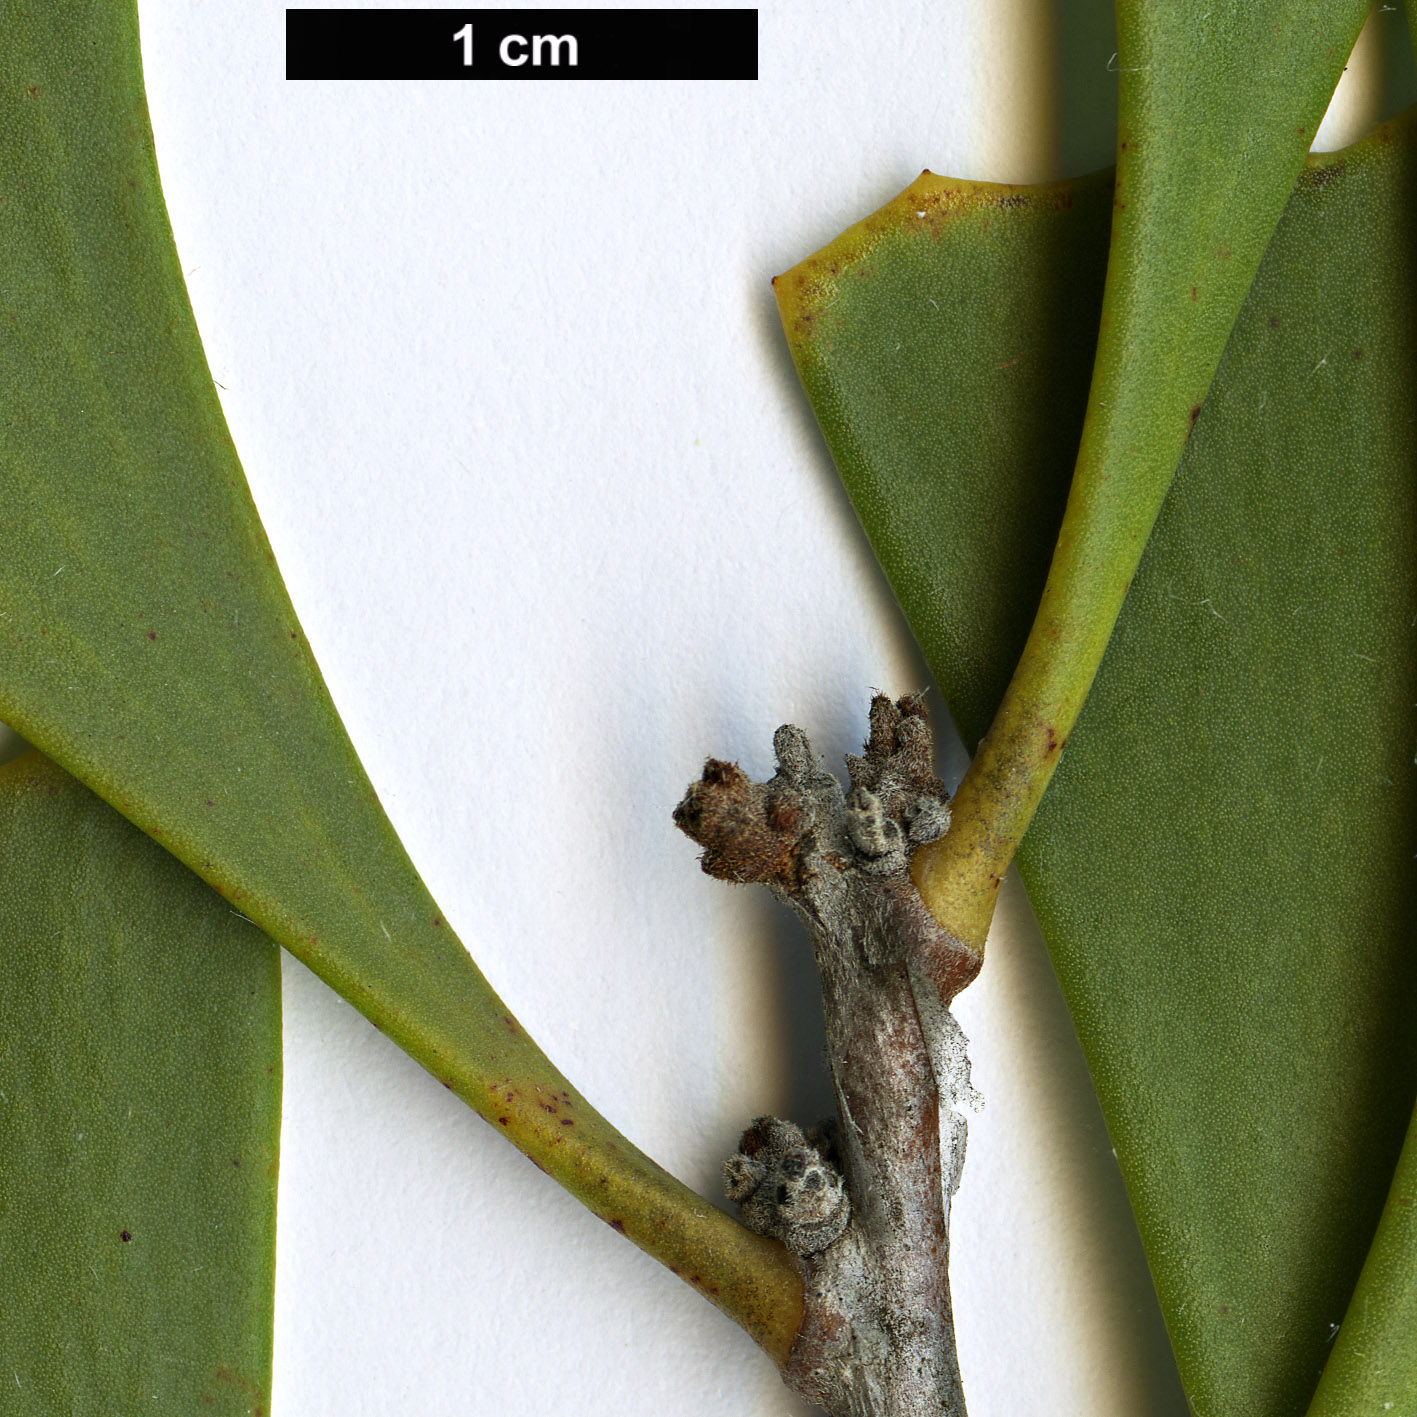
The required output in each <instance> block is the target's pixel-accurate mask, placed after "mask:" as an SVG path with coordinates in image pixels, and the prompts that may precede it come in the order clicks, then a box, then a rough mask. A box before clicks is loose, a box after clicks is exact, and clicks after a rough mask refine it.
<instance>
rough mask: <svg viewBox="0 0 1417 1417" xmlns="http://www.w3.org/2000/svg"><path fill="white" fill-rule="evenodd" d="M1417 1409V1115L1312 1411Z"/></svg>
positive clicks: (1344, 1413) (1316, 1415)
mask: <svg viewBox="0 0 1417 1417" xmlns="http://www.w3.org/2000/svg"><path fill="white" fill-rule="evenodd" d="M1360 1412H1377V1413H1391V1414H1392V1417H1413V1414H1414V1413H1417V1113H1414V1114H1413V1119H1412V1126H1411V1127H1410V1128H1409V1129H1408V1132H1407V1144H1406V1145H1405V1146H1404V1147H1403V1148H1402V1156H1401V1157H1400V1158H1399V1160H1398V1163H1397V1174H1396V1175H1395V1176H1394V1177H1393V1179H1392V1188H1391V1189H1390V1190H1389V1191H1388V1197H1387V1204H1386V1205H1385V1206H1384V1207H1383V1218H1382V1220H1381V1221H1380V1222H1379V1225H1378V1233H1377V1234H1376V1235H1375V1236H1374V1237H1373V1246H1372V1249H1370V1250H1369V1251H1368V1260H1367V1263H1366V1264H1364V1266H1363V1273H1362V1274H1361V1275H1360V1276H1359V1279H1358V1287H1357V1288H1356V1289H1355V1290H1354V1291H1353V1299H1352V1301H1351V1302H1350V1303H1349V1305H1348V1313H1347V1314H1346V1315H1345V1317H1344V1320H1343V1327H1342V1328H1341V1329H1340V1330H1339V1334H1338V1339H1337V1341H1336V1342H1335V1343H1334V1345H1333V1356H1332V1357H1331V1358H1330V1359H1329V1360H1328V1366H1327V1367H1326V1368H1325V1369H1324V1375H1323V1378H1322V1380H1321V1381H1320V1382H1319V1390H1318V1392H1317V1393H1316V1394H1315V1395H1314V1402H1313V1405H1312V1406H1311V1407H1310V1408H1309V1417H1350V1415H1351V1414H1357V1413H1360Z"/></svg>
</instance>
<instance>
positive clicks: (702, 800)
mask: <svg viewBox="0 0 1417 1417" xmlns="http://www.w3.org/2000/svg"><path fill="white" fill-rule="evenodd" d="M773 746H774V748H775V749H776V752H777V759H778V765H779V766H778V771H777V774H776V775H775V776H774V777H773V778H772V779H771V780H770V781H769V782H766V783H757V782H753V781H752V780H751V779H750V778H748V777H747V775H746V774H745V773H743V772H742V771H741V770H740V769H739V768H738V767H736V766H735V765H734V764H732V763H725V762H719V761H716V760H710V761H709V763H708V764H707V766H706V767H705V768H704V773H703V777H702V779H701V780H700V781H699V782H697V783H695V784H694V785H693V786H692V787H690V789H689V791H688V793H687V794H686V796H685V798H684V800H683V801H682V802H681V803H680V804H679V807H678V808H677V809H676V811H675V814H674V819H675V821H676V823H677V824H678V825H679V826H680V827H681V828H682V829H683V830H684V831H685V832H686V833H687V834H688V835H689V836H691V837H692V838H693V839H694V840H695V841H697V842H698V843H699V844H700V845H701V846H702V847H703V848H704V855H703V868H704V870H705V871H707V872H708V873H709V874H710V875H713V876H717V877H719V878H721V879H723V880H729V881H756V882H759V883H761V884H763V885H766V886H768V887H769V889H771V890H772V891H773V893H774V894H775V895H777V896H778V897H779V898H780V899H781V900H784V901H785V902H786V903H787V904H788V905H790V906H791V907H792V909H793V910H794V911H795V912H796V914H797V915H798V916H799V917H800V918H801V919H802V920H803V922H804V923H805V924H806V926H807V929H808V931H809V932H810V934H811V937H812V941H813V944H814V946H815V948H816V954H817V963H818V967H819V969H820V972H821V979H822V999H823V1009H824V1013H825V1019H826V1036H827V1050H828V1053H829V1056H830V1060H831V1067H832V1075H833V1080H834V1082H835V1086H836V1096H837V1107H838V1114H839V1115H838V1118H837V1119H836V1122H835V1125H831V1124H828V1125H826V1126H824V1127H822V1128H819V1129H816V1130H810V1129H809V1130H808V1131H806V1132H803V1131H800V1130H799V1129H798V1128H796V1127H794V1126H793V1125H792V1124H791V1123H785V1122H779V1121H778V1120H777V1119H775V1118H759V1119H758V1120H757V1121H756V1122H754V1123H753V1125H752V1126H751V1127H750V1128H749V1129H748V1131H747V1132H745V1133H744V1137H743V1141H742V1143H741V1144H740V1150H739V1152H738V1154H737V1155H736V1156H734V1157H732V1158H730V1159H729V1161H728V1163H727V1165H726V1166H725V1182H726V1186H727V1189H728V1193H729V1195H730V1197H731V1198H733V1199H734V1200H736V1201H738V1203H739V1206H740V1210H741V1212H742V1215H743V1219H744V1222H745V1223H746V1224H748V1225H750V1226H752V1228H754V1229H756V1230H759V1231H760V1232H762V1233H764V1234H772V1235H776V1236H777V1237H778V1238H780V1239H782V1240H783V1241H784V1242H785V1243H787V1244H788V1245H789V1246H790V1247H791V1248H793V1249H794V1250H796V1251H797V1252H798V1253H799V1254H800V1255H801V1256H802V1260H803V1265H804V1268H805V1272H806V1288H807V1303H806V1314H805V1317H804V1320H803V1324H802V1328H801V1330H800V1332H799V1334H798V1338H797V1342H796V1344H795V1346H794V1348H793V1351H792V1355H791V1358H790V1360H789V1363H788V1366H787V1369H786V1372H785V1377H786V1379H787V1381H788V1383H789V1385H790V1386H791V1387H793V1388H794V1389H796V1390H797V1391H798V1392H800V1393H802V1394H803V1395H804V1396H806V1397H808V1398H810V1399H811V1400H812V1401H814V1402H816V1403H818V1404H820V1405H821V1406H822V1407H824V1408H826V1410H827V1411H828V1412H830V1413H832V1414H833V1415H834V1417H963V1414H964V1411H965V1406H964V1396H963V1393H962V1391H961V1388H960V1377H959V1364H958V1360H957V1357H956V1354H955V1341H954V1323H953V1317H952V1314H951V1310H950V1295H949V1282H948V1269H947V1265H948V1256H949V1206H950V1198H951V1196H952V1195H953V1194H954V1191H955V1189H956V1188H957V1186H958V1184H959V1174H960V1168H961V1166H962V1165H963V1163H964V1149H965V1135H966V1126H965V1121H964V1116H963V1112H962V1108H964V1107H967V1106H972V1105H973V1104H974V1102H975V1094H974V1091H973V1089H972V1088H971V1087H970V1083H969V1059H968V1054H967V1052H966V1047H965V1039H964V1035H963V1034H962V1033H961V1032H960V1029H959V1026H958V1024H956V1022H955V1020H954V1016H953V1015H952V1014H951V1013H950V1011H949V1001H950V1000H951V999H952V998H953V997H954V995H955V994H956V993H958V992H959V990H960V989H961V988H963V987H964V986H965V985H966V984H968V983H969V982H970V981H971V980H972V979H973V978H974V976H975V975H976V974H977V973H978V971H979V966H980V963H981V959H980V956H979V955H978V954H977V953H976V952H975V951H974V950H972V949H970V948H969V947H968V946H966V945H965V944H963V943H962V942H961V941H959V940H957V939H955V938H954V936H952V935H951V934H949V932H948V931H946V930H944V929H942V928H941V927H940V926H939V925H938V924H937V923H936V922H935V920H934V919H933V918H932V917H931V916H930V914H929V912H928V911H927V910H926V909H925V906H924V904H923V903H922V902H921V900H920V897H919V895H918V894H917V893H916V891H915V887H914V886H913V884H912V883H911V880H910V857H911V854H912V853H913V852H914V850H915V848H916V847H917V846H920V845H923V844H924V843H925V842H927V841H932V840H934V839H936V838H937V837H939V836H941V835H943V834H944V832H945V831H946V830H947V828H948V826H949V808H948V806H947V805H946V802H947V797H946V792H945V787H944V784H943V783H941V782H940V781H939V779H938V778H936V777H935V774H934V769H933V766H932V750H931V741H930V734H929V730H928V728H927V726H926V722H925V711H924V706H923V703H922V702H921V699H920V698H919V697H918V696H911V697H907V698H903V699H900V700H899V701H898V702H896V703H892V702H891V701H890V700H889V699H888V698H886V697H884V696H879V697H877V698H876V699H875V700H874V701H873V703H872V705H871V734H870V739H869V741H868V742H867V744H866V749H865V753H864V756H862V757H860V758H857V757H848V759H847V767H848V771H849V773H850V778H851V786H850V790H849V791H847V792H843V790H842V788H841V785H840V784H839V783H838V782H837V780H836V779H835V778H834V777H832V776H831V774H829V773H827V772H826V771H824V770H823V769H822V767H821V765H820V763H819V762H818V760H817V758H816V756H815V755H814V754H813V752H812V748H811V744H810V743H809V742H808V740H807V737H806V735H805V734H804V733H803V732H802V731H801V729H799V728H795V727H793V726H791V725H790V724H789V725H784V726H783V727H782V728H780V729H778V731H777V733H776V735H775V736H774V739H773ZM838 1178H839V1179H838Z"/></svg>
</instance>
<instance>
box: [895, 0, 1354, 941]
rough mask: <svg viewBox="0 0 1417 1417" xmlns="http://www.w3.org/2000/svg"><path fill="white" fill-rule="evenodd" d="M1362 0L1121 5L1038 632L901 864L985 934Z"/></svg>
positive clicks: (967, 931) (961, 925)
mask: <svg viewBox="0 0 1417 1417" xmlns="http://www.w3.org/2000/svg"><path fill="white" fill-rule="evenodd" d="M1367 9H1368V5H1367V3H1366V0H1330V3H1328V4H1326V5H1324V6H1323V7H1321V8H1320V9H1319V10H1318V11H1317V12H1316V11H1315V9H1314V7H1313V6H1312V5H1310V4H1308V3H1306V0H1263V3H1258V2H1257V3H1252V4H1245V5H1238V4H1229V5H1211V4H1205V5H1204V6H1202V5H1201V4H1198V3H1194V0H1192V3H1183V4H1177V3H1169V4H1158V3H1152V0H1120V3H1119V4H1118V6H1117V44H1118V50H1119V53H1118V72H1119V74H1120V76H1121V83H1120V86H1119V93H1118V134H1119V141H1118V162H1117V171H1116V174H1115V178H1114V186H1113V196H1112V224H1111V236H1110V248H1109V255H1108V262H1107V278H1106V286H1105V289H1104V291H1103V297H1102V309H1101V316H1100V332H1099V335H1098V340H1097V347H1096V354H1095V362H1094V365H1093V376H1092V385H1091V389H1090V391H1089V395H1088V401H1087V413H1086V417H1085V419H1084V422H1083V427H1082V434H1081V439H1080V442H1079V447H1078V454H1077V465H1076V468H1075V471H1074V473H1073V479H1072V488H1071V492H1070V494H1069V498H1068V504H1067V508H1066V510H1065V512H1064V515H1063V521H1062V525H1061V527H1060V529H1059V534H1058V539H1057V546H1056V550H1055V552H1054V555H1053V562H1052V565H1051V567H1050V569H1049V573H1048V580H1047V582H1046V584H1045V586H1044V590H1043V596H1042V599H1041V601H1040V602H1039V607H1038V614H1037V619H1036V625H1035V628H1034V631H1033V632H1032V633H1031V634H1030V636H1029V638H1028V640H1027V642H1026V643H1025V645H1024V648H1023V651H1022V654H1021V655H1020V658H1019V661H1018V665H1017V668H1016V669H1015V671H1014V673H1013V676H1012V678H1011V680H1010V683H1009V688H1008V691H1007V692H1006V694H1005V696H1004V698H1003V700H1002V701H1001V703H1000V705H999V708H998V712H997V714H996V715H995V718H994V721H993V725H992V727H991V730H990V733H989V736H988V738H987V739H986V740H985V742H984V743H983V744H982V745H981V748H980V751H979V752H978V754H976V756H975V759H974V761H973V763H972V764H971V765H970V769H969V772H968V773H967V774H966V776H965V778H964V781H963V782H962V783H961V784H960V787H959V791H958V793H957V794H956V798H955V810H954V825H953V827H952V829H951V830H950V832H949V834H948V835H947V836H945V837H943V838H942V839H940V840H939V841H938V842H935V843H933V844H932V845H931V846H929V847H927V848H925V849H924V850H922V851H921V852H919V853H918V855H917V856H916V858H915V861H914V863H913V867H912V873H913V875H914V877H915V881H916V884H917V885H918V886H919V888H920V891H921V894H922V896H923V897H924V899H925V902H926V904H927V905H928V906H929V908H930V910H931V912H932V913H933V914H934V915H935V917H936V918H937V919H938V920H939V921H940V922H941V923H942V924H944V925H945V926H946V927H947V928H949V929H950V930H951V931H953V932H954V933H955V934H957V935H959V936H960V937H961V938H962V939H965V940H969V941H972V942H973V943H974V944H975V945H976V946H978V947H982V945H983V940H984V935H985V933H986V931H987V929H988V924H989V921H990V919H991V918H992V916H993V911H994V902H995V899H996V898H997V893H998V887H999V881H1000V879H1001V878H1002V876H1003V873H1004V870H1005V869H1006V868H1007V866H1008V864H1009V863H1010V861H1012V859H1013V857H1014V853H1015V851H1016V849H1017V847H1018V843H1019V842H1020V841H1021V840H1022V838H1023V834H1024V832H1025V831H1026V830H1027V829H1028V825H1029V823H1030V822H1031V821H1032V819H1033V814H1034V811H1035V810H1036V808H1037V804H1038V802H1039V800H1040V798H1041V797H1042V795H1043V792H1044V790H1045V788H1046V787H1047V785H1048V781H1049V779H1050V777H1051V776H1052V773H1053V770H1054V768H1055V766H1056V764H1057V762H1058V752H1059V750H1060V748H1061V747H1062V745H1063V744H1064V743H1066V741H1067V739H1068V737H1069V735H1070V734H1071V733H1072V730H1073V725H1074V723H1075V722H1076V720H1077V715H1078V713H1079V711H1080V710H1081V708H1082V704H1083V702H1084V700H1085V699H1086V697H1087V694H1088V690H1089V689H1090V687H1091V685H1092V681H1093V678H1094V676H1095V674H1096V672H1097V668H1098V665H1099V664H1100V663H1101V661H1102V656H1103V653H1104V652H1105V650H1106V647H1107V643H1108V640H1109V638H1110V636H1111V634H1112V628H1113V625H1114V624H1115V622H1116V617H1117V614H1118V611H1119V610H1120V609H1121V605H1122V601H1123V599H1124V597H1125V596H1126V593H1127V587H1128V586H1129V585H1130V584H1131V581H1132V577H1133V576H1134V574H1135V573H1136V568H1137V563H1138V561H1139V559H1140V557H1141V554H1142V551H1143V549H1144V547H1145V545H1146V541H1147V537H1148V536H1149V534H1150V532H1151V528H1152V525H1153V523H1154V521H1155V518H1156V515H1157V512H1158V510H1159V509H1160V506H1161V502H1162V499H1163V497H1164V496H1165V494H1166V489H1167V488H1168V487H1169V485H1170V483H1171V478H1172V475H1173V474H1174V472H1175V469H1176V464H1177V461H1178V459H1179V458H1180V456H1181V450H1182V448H1183V447H1184V446H1185V442H1186V439H1187V438H1188V437H1189V435H1190V431H1191V426H1192V424H1193V423H1194V421H1195V418H1196V416H1197V415H1198V414H1199V412H1200V408H1201V403H1202V401H1203V400H1204V398H1205V396H1206V390H1207V389H1208V388H1209V386H1210V382H1211V378H1212V375H1213V374H1214V372H1215V368H1216V365H1217V363H1218V361H1219V359H1220V355H1221V351H1222V349H1223V348H1224V347H1225V341H1226V338H1227V336H1228V335H1229V333H1230V329H1231V326H1232V325H1233V324H1234V321H1235V317H1236V315H1237V314H1238V312H1239V309H1240V305H1241V302H1242V301H1243V300H1244V298H1245V292H1246V291H1247V290H1248V289H1249V287H1250V282H1251V279H1252V278H1253V276H1254V273H1255V270H1256V268H1257V266H1258V264H1259V261H1260V257H1261V255H1262V254H1263V253H1264V250H1265V247H1266V246H1267V245H1268V243H1269V239H1270V236H1271V235H1272V233H1273V231H1274V228H1275V224H1276V223H1277V222H1278V220H1279V218H1280V214H1281V213H1282V211H1283V210H1284V204H1285V202H1286V200H1287V199H1288V196H1289V192H1290V190H1291V188H1292V187H1293V185H1294V179H1295V178H1296V176H1297V175H1298V173H1299V169H1300V167H1301V166H1302V164H1303V161H1304V156H1305V154H1306V152H1307V151H1308V147H1309V143H1310V141H1311V140H1312V137H1313V134H1314V131H1315V130H1316V129H1317V127H1318V125H1319V122H1320V120H1321V119H1322V117H1323V113H1324V108H1325V106H1326V105H1327V103H1328V101H1329V97H1330V95H1331V94H1332V93H1333V89H1334V86H1335V85H1336V83H1337V82H1338V78H1339V75H1340V73H1341V72H1342V68H1343V63H1344V60H1345V59H1346V58H1347V57H1348V55H1349V53H1350V52H1351V50H1352V48H1353V42H1354V40H1355V39H1356V38H1357V36H1358V31H1359V28H1360V26H1361V25H1362V22H1363V17H1364V15H1365V13H1366V11H1367Z"/></svg>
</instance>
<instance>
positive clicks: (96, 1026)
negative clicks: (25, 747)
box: [0, 752, 281, 1417]
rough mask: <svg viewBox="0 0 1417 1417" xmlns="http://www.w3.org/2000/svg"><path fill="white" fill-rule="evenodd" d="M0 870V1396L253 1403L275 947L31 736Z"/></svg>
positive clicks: (265, 1346)
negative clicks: (37, 747)
mask: <svg viewBox="0 0 1417 1417" xmlns="http://www.w3.org/2000/svg"><path fill="white" fill-rule="evenodd" d="M0 862H3V870H0V958H3V960H4V967H3V969H0V1295H3V1296H4V1297H3V1299H0V1313H3V1316H4V1321H3V1323H0V1376H2V1377H3V1383H0V1388H3V1390H5V1391H7V1392H9V1393H10V1396H9V1397H7V1398H6V1399H5V1401H4V1402H3V1403H0V1406H3V1407H4V1409H5V1410H6V1411H14V1412H24V1413H36V1414H38V1413H59V1412H65V1413H70V1412H73V1413H98V1412H102V1413H104V1414H109V1413H112V1414H115V1417H117V1414H130V1413H138V1412H142V1413H150V1412H192V1413H196V1412H214V1413H228V1414H237V1413H240V1414H245V1415H246V1417H258V1415H259V1414H261V1413H265V1412H269V1410H270V1406H269V1404H270V1381H271V1305H272V1299H273V1294H274V1288H275V1222H276V1172H277V1163H278V1156H279V1148H280V1083H281V1079H280V1042H281V1039H280V1031H281V1025H280V954H279V951H277V950H276V948H275V947H274V946H273V945H272V944H271V943H270V942H269V941H268V940H266V939H265V938H264V937H263V936H262V935H261V933H260V931H258V930H257V929H256V928H255V926H253V925H252V924H251V923H250V921H248V920H245V919H243V918H242V917H241V916H240V915H238V914H237V913H236V912H235V911H234V910H232V909H231V908H230V907H229V906H228V905H227V904H226V902H225V901H223V900H222V899H221V898H220V897H219V896H217V895H215V894H213V893H212V891H210V890H209V889H208V888H207V887H206V886H204V885H203V884H202V883H201V882H200V881H199V880H198V879H197V878H196V877H195V876H194V875H192V873H191V872H190V871H188V870H187V869H186V868H185V867H183V866H182V865H180V864H179V863H178V862H177V861H175V860H173V858H172V857H171V856H169V855H168V854H167V852H165V851H163V850H161V848H159V847H157V846H156V845H154V844H153V842H152V841H150V840H149V839H148V838H147V837H145V836H144V835H143V834H142V833H141V832H139V831H137V830H136V829H135V828H134V827H133V826H132V825H131V824H130V823H129V822H126V821H124V819H123V818H122V817H121V816H119V815H118V813H117V812H115V811H114V810H113V809H112V808H111V807H109V806H107V805H106V804H105V803H103V802H102V801H100V799H99V798H97V797H95V796H94V795H93V794H92V793H91V792H89V791H88V790H87V789H85V788H83V787H81V786H80V785H79V784H78V783H77V782H75V781H74V779H73V778H72V777H70V776H69V775H68V774H67V773H65V772H63V771H62V770H61V769H59V768H58V767H56V766H55V765H54V764H53V763H51V762H49V761H48V760H47V759H45V758H43V757H41V756H40V755H39V754H38V753H35V752H30V753H27V754H25V755H24V756H23V757H21V758H18V759H16V760H14V761H13V762H10V763H7V764H6V765H5V766H4V767H0ZM12 1389H13V1391H11V1390H12ZM12 1404H13V1406H12Z"/></svg>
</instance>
